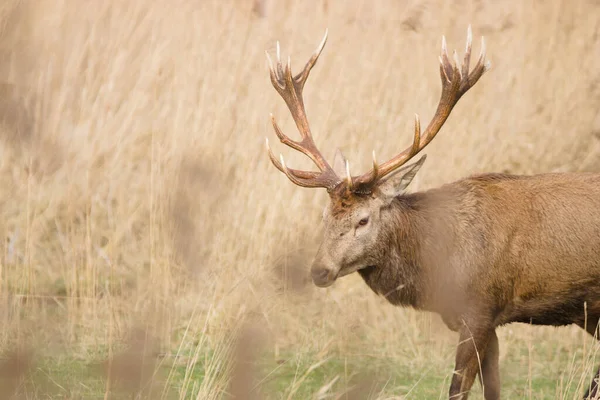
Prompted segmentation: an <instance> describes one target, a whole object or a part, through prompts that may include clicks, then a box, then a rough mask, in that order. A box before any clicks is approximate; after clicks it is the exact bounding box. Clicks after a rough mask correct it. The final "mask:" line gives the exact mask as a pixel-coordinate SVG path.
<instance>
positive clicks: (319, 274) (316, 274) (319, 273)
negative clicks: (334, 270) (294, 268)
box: [311, 268, 329, 280]
mask: <svg viewBox="0 0 600 400" xmlns="http://www.w3.org/2000/svg"><path fill="white" fill-rule="evenodd" d="M311 275H312V277H313V279H318V280H322V279H324V278H327V275H329V271H328V270H326V269H325V268H317V269H313V270H312V271H311Z"/></svg>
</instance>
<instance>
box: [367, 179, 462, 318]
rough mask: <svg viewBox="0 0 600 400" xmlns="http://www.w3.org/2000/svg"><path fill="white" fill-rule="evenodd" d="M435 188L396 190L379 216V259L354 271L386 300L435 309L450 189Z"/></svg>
mask: <svg viewBox="0 0 600 400" xmlns="http://www.w3.org/2000/svg"><path fill="white" fill-rule="evenodd" d="M440 194H441V193H439V191H438V190H436V191H428V192H419V193H413V194H409V195H404V196H399V197H397V198H396V200H395V201H394V202H393V203H392V204H391V206H390V208H389V209H388V210H386V215H385V217H384V218H383V220H382V223H383V225H382V228H383V229H382V235H381V247H380V252H379V254H380V257H379V259H380V262H379V263H378V264H377V265H376V266H373V267H368V268H365V269H363V270H360V271H359V273H360V275H361V276H362V277H363V279H364V280H365V282H366V283H367V285H368V286H369V287H370V288H371V289H372V290H373V291H374V292H375V293H377V294H379V295H381V296H383V297H385V298H386V299H387V300H388V301H389V302H390V303H392V304H394V305H400V306H410V307H414V308H417V309H424V310H429V311H440V310H438V309H439V304H438V303H440V301H439V299H437V300H436V293H435V292H436V291H437V289H436V286H439V282H436V279H434V278H435V277H436V276H437V277H439V273H438V272H439V271H438V270H439V269H440V268H444V265H443V264H444V261H445V259H446V256H447V255H448V251H451V245H450V246H449V243H448V242H446V241H445V240H442V239H443V238H448V237H451V235H452V221H450V220H449V218H448V215H452V214H453V213H452V212H451V209H452V208H453V207H454V206H455V204H456V203H457V202H456V201H455V198H454V196H453V195H452V194H450V196H446V194H445V193H444V196H439V195H440Z"/></svg>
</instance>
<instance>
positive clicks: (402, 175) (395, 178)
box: [379, 154, 427, 200]
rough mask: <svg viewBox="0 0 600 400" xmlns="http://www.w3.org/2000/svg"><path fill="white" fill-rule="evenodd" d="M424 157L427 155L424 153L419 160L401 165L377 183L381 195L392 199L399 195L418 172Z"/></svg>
mask: <svg viewBox="0 0 600 400" xmlns="http://www.w3.org/2000/svg"><path fill="white" fill-rule="evenodd" d="M426 158H427V155H426V154H424V155H423V156H422V157H421V158H420V159H419V161H417V162H415V163H412V164H409V165H406V166H404V167H401V168H399V169H397V170H396V171H394V172H392V173H391V174H390V175H388V176H387V177H386V178H385V179H383V180H382V181H381V182H380V183H379V190H380V192H381V193H382V194H383V197H385V198H386V199H389V200H392V199H394V198H395V197H396V196H399V195H401V194H402V193H403V192H404V190H405V189H406V188H407V187H408V185H410V183H411V182H412V180H413V178H414V177H415V175H416V174H417V172H419V169H421V166H422V165H423V163H424V162H425V159H426Z"/></svg>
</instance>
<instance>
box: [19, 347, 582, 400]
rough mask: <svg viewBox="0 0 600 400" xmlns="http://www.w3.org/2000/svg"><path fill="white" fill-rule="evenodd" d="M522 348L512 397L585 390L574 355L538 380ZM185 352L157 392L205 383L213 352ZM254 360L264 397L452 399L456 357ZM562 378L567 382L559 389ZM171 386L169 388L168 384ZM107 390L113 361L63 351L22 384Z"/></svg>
mask: <svg viewBox="0 0 600 400" xmlns="http://www.w3.org/2000/svg"><path fill="white" fill-rule="evenodd" d="M525 350H526V349H525ZM521 356H522V354H520V353H519V352H516V354H514V355H512V356H510V357H507V359H506V360H505V361H504V363H503V365H502V372H501V373H502V381H503V385H502V392H503V396H502V397H503V398H504V399H530V398H531V399H554V398H556V397H557V396H558V394H557V393H560V396H561V397H562V398H577V397H578V396H577V393H578V392H579V390H578V389H577V385H576V382H574V383H571V384H568V383H567V382H568V379H569V375H570V372H569V365H570V361H571V360H569V358H568V355H567V354H565V355H563V357H562V358H563V359H562V360H561V362H560V363H559V362H553V363H552V365H551V367H545V366H544V365H541V366H540V365H538V366H535V367H534V368H533V371H532V374H531V385H530V382H529V380H530V379H529V366H528V365H523V363H522V362H520V361H519V360H520V359H521ZM184 359H185V357H182V358H179V359H177V360H173V359H171V358H169V357H166V358H164V359H161V360H160V361H159V363H158V366H157V368H156V370H155V372H154V375H153V376H154V378H153V382H154V387H155V391H154V393H155V394H164V396H165V397H166V398H178V393H180V391H181V389H182V387H183V385H184V381H185V379H186V375H187V379H188V380H189V388H191V390H190V389H188V390H187V392H186V396H185V397H186V398H195V396H196V395H197V388H198V387H200V386H201V384H202V381H203V379H204V377H205V367H206V365H207V363H208V362H209V360H210V353H208V352H207V353H206V356H205V357H200V358H199V360H200V361H199V362H198V363H196V364H195V365H193V369H189V370H188V368H190V367H189V365H188V364H187V363H186V362H185V361H183V360H184ZM563 361H564V362H563ZM253 364H254V366H255V368H256V370H255V371H254V376H255V386H254V387H255V389H256V394H257V396H258V397H257V398H260V399H274V400H275V399H327V398H342V399H343V398H344V397H345V396H344V393H352V390H353V388H356V385H357V383H359V382H363V383H365V385H366V386H365V387H368V388H367V391H366V392H361V393H362V396H367V397H366V398H368V397H371V396H374V395H378V396H383V397H384V398H385V397H386V396H389V397H391V396H398V395H400V396H404V397H401V398H405V399H438V398H441V399H444V398H446V395H447V389H448V385H449V379H450V373H451V371H452V368H453V365H452V360H449V362H448V363H447V364H446V365H430V366H428V365H426V364H425V362H424V361H423V360H420V361H419V362H418V363H415V365H402V364H401V363H399V362H397V361H395V360H394V359H392V358H385V357H379V356H378V357H376V358H375V357H367V356H364V355H356V356H348V357H344V356H342V355H339V354H338V355H336V354H329V355H326V356H323V355H322V354H317V353H313V352H305V353H300V352H299V353H290V354H280V355H279V356H278V357H274V356H273V355H272V354H267V353H265V352H263V353H262V354H261V356H260V357H259V358H258V359H257V360H254V362H253ZM560 364H562V367H563V368H561V367H560ZM186 371H187V374H186ZM222 373H226V372H224V371H223V372H222ZM167 377H169V378H168V381H167ZM590 379H591V376H590ZM561 380H562V381H563V389H562V390H560V391H559V392H557V388H558V387H559V386H560V382H561ZM150 386H151V385H146V386H145V388H146V391H145V392H144V394H145V396H148V395H149V393H150V392H149V389H148V388H149V387H150ZM165 387H166V388H167V390H165V391H164V392H163V388H165ZM119 388H120V389H121V390H119ZM194 388H196V389H194ZM106 390H107V382H106V375H105V367H104V366H103V365H102V364H101V363H98V362H92V363H90V362H87V361H84V360H81V359H74V358H63V357H61V358H44V359H41V360H38V361H37V362H36V364H35V365H34V366H33V368H32V371H31V373H30V374H29V375H28V377H27V378H26V379H25V380H24V382H23V383H22V384H21V386H20V389H19V392H20V393H21V394H22V395H26V396H27V398H43V399H103V398H105V393H106ZM110 390H111V391H110V393H111V396H110V398H131V394H127V393H128V392H126V391H124V390H122V387H121V386H118V385H115V384H113V387H112V388H111V389H110ZM129 393H131V392H129ZM367 393H368V394H367ZM340 396H341V397H340ZM222 397H223V398H227V394H226V393H223V396H222ZM354 398H356V397H354ZM359 398H362V397H359ZM470 398H472V399H481V398H482V396H481V389H480V386H479V384H477V383H476V384H475V386H474V388H473V391H472V395H471V397H470Z"/></svg>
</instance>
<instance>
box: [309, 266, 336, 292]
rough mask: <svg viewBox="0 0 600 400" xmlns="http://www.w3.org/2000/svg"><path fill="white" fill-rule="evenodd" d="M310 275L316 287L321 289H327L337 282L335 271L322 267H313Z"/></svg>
mask: <svg viewBox="0 0 600 400" xmlns="http://www.w3.org/2000/svg"><path fill="white" fill-rule="evenodd" d="M310 275H311V276H312V280H313V282H314V284H315V285H317V286H319V287H327V286H331V285H333V282H335V274H334V273H333V271H331V270H330V269H327V268H323V267H320V266H313V267H312V268H311V270H310Z"/></svg>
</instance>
